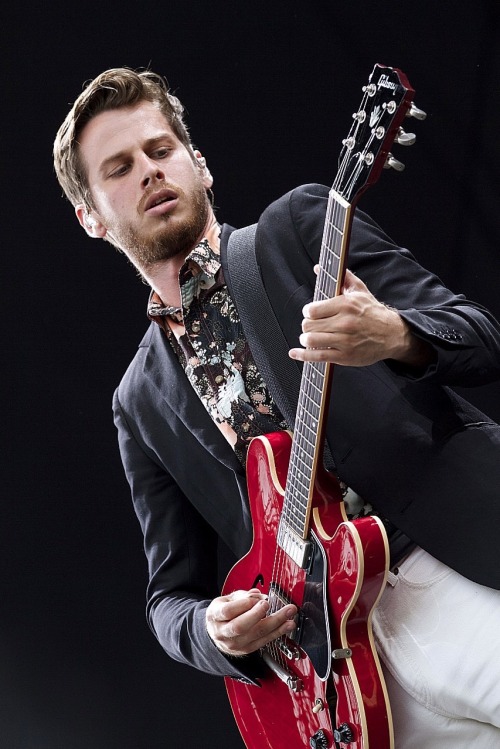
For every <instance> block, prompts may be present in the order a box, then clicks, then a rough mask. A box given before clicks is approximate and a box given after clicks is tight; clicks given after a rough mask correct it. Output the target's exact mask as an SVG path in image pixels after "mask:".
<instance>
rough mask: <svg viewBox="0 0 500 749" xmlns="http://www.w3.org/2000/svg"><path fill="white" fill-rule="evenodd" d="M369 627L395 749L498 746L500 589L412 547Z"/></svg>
mask: <svg viewBox="0 0 500 749" xmlns="http://www.w3.org/2000/svg"><path fill="white" fill-rule="evenodd" d="M464 553H470V554H473V553H474V550H473V549H471V550H465V551H464ZM373 628H374V633H375V638H376V641H377V646H378V650H379V653H380V656H381V659H382V662H383V666H384V673H385V675H386V681H387V688H388V691H389V697H390V701H391V706H392V711H393V720H394V734H395V749H500V591H497V590H491V589H490V588H485V587H483V586H481V585H477V584H476V583H473V582H471V581H470V580H467V579H466V578H464V577H462V576H461V575H459V574H458V573H456V572H454V571H453V570H451V569H450V568H449V567H446V566H445V565H444V564H442V563H441V562H438V561H437V560H436V559H434V558H433V557H431V556H430V555H429V554H427V553H426V552H425V551H423V550H422V549H415V550H414V551H413V552H412V553H411V554H410V555H409V556H408V557H407V559H405V560H404V561H403V562H402V563H401V564H400V565H399V572H398V574H397V577H396V582H395V584H394V585H393V586H392V585H387V588H386V590H385V591H384V593H383V595H382V597H381V599H380V602H379V605H378V606H377V608H376V610H375V612H374V617H373Z"/></svg>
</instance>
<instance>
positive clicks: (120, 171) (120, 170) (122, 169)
mask: <svg viewBox="0 0 500 749" xmlns="http://www.w3.org/2000/svg"><path fill="white" fill-rule="evenodd" d="M128 170H129V164H120V166H118V167H117V168H116V169H113V171H112V172H110V174H109V176H110V177H111V178H113V177H121V176H122V175H124V174H126V173H127V172H128Z"/></svg>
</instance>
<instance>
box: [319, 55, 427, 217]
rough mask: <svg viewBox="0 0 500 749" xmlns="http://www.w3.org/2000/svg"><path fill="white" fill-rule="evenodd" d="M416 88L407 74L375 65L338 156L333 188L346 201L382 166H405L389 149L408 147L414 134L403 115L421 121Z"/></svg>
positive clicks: (357, 195)
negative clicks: (408, 130)
mask: <svg viewBox="0 0 500 749" xmlns="http://www.w3.org/2000/svg"><path fill="white" fill-rule="evenodd" d="M414 94H415V91H414V90H413V88H412V87H411V85H410V83H409V82H408V79H407V77H406V76H405V74H404V73H402V72H401V71H400V70H398V69H397V68H389V67H386V66H385V65H375V67H374V68H373V71H372V73H371V75H370V77H369V79H368V83H367V85H366V86H363V98H362V100H361V104H360V107H359V109H358V111H357V112H355V113H354V114H353V120H354V122H353V124H352V127H351V130H350V132H349V135H348V136H347V138H345V139H344V140H343V141H342V143H343V148H342V151H341V152H340V157H339V170H338V173H337V177H336V179H335V182H334V183H333V189H334V190H335V191H336V192H337V193H339V194H340V195H341V196H342V197H343V198H344V199H345V200H347V201H348V202H349V203H354V201H355V200H356V199H357V198H359V196H360V195H361V194H362V193H363V192H364V190H366V189H367V187H369V186H370V185H371V184H373V183H374V182H376V181H377V180H378V178H379V176H380V173H381V171H382V169H383V168H393V169H396V170H398V171H402V170H403V169H404V164H402V163H401V162H400V161H398V160H397V159H395V158H394V156H393V155H392V153H391V152H390V148H391V147H392V144H393V143H394V142H396V143H398V144H399V145H401V146H410V145H412V144H413V143H414V142H415V139H416V136H415V135H414V134H413V133H406V132H405V131H404V130H403V129H402V127H401V123H402V122H403V120H404V118H405V117H415V118H416V119H418V120H423V119H425V117H426V114H425V112H423V111H422V110H421V109H418V108H417V107H416V106H415V105H414V103H413V96H414Z"/></svg>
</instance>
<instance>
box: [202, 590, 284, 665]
mask: <svg viewBox="0 0 500 749" xmlns="http://www.w3.org/2000/svg"><path fill="white" fill-rule="evenodd" d="M268 610H269V603H268V601H267V597H266V596H265V595H264V594H263V593H261V592H260V591H259V590H258V588H252V589H251V590H236V591H234V593H231V594H230V595H228V596H219V597H218V598H214V600H213V601H212V602H211V604H210V605H209V607H208V608H207V611H206V620H207V630H208V634H209V635H210V637H211V639H212V640H213V642H214V643H215V645H216V646H217V647H218V648H219V650H221V651H222V652H223V653H225V654H226V655H232V656H243V655H248V654H249V653H253V652H255V651H256V650H259V648H262V647H263V646H264V645H267V643H269V642H271V641H272V640H275V639H276V638H277V637H281V635H289V634H290V633H291V632H293V630H294V629H295V621H294V617H295V616H296V615H297V608H296V606H294V605H292V604H289V605H287V606H284V607H283V608H282V609H279V611H275V612H273V613H272V614H269V615H268Z"/></svg>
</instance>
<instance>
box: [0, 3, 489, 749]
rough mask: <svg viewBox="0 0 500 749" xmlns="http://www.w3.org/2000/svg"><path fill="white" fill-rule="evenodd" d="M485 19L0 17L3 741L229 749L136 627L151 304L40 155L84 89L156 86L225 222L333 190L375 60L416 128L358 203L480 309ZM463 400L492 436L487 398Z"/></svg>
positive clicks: (405, 15) (267, 14)
mask: <svg viewBox="0 0 500 749" xmlns="http://www.w3.org/2000/svg"><path fill="white" fill-rule="evenodd" d="M498 9H499V6H498V3H497V0H492V1H491V2H486V1H481V0H476V2H475V3H474V4H471V5H468V6H464V5H463V4H462V5H461V6H460V7H459V4H457V3H436V1H435V0H419V2H407V1H406V0H392V1H388V0H381V2H378V3H374V2H371V1H370V0H366V2H362V0H349V2H342V3H341V2H334V0H329V1H328V2H327V1H326V0H308V2H297V1H296V0H288V2H285V1H284V0H276V1H275V2H273V1H272V0H253V2H252V3H249V4H244V3H243V2H241V1H240V0H233V1H232V2H222V1H221V0H212V2H206V3H203V2H201V0H198V1H197V2H191V1H190V0H179V2H177V3H173V4H167V3H164V4H161V3H157V2H153V3H136V4H134V5H133V6H132V4H129V5H127V4H126V3H123V2H116V0H107V2H106V0H101V2H99V3H97V2H95V1H94V0H90V2H86V3H76V4H75V3H67V2H65V3H62V2H59V0H53V1H52V2H47V3H40V2H35V1H34V0H33V2H32V3H30V4H26V3H23V2H18V3H10V4H9V8H8V9H7V10H5V9H4V10H3V11H2V13H3V18H2V22H1V23H0V27H1V29H2V37H3V39H2V41H3V43H2V47H1V49H2V52H3V64H2V95H1V102H2V112H3V114H2V139H1V140H2V224H3V232H2V253H1V254H2V273H1V275H2V293H1V300H2V315H1V318H0V320H1V324H2V351H3V355H4V364H3V367H2V373H3V377H2V381H3V387H2V395H3V398H2V412H3V418H2V449H1V456H2V473H3V478H2V482H1V484H2V487H3V498H2V499H3V502H2V524H1V534H2V538H1V545H0V555H1V560H2V564H1V577H0V580H1V607H0V695H1V698H0V721H1V725H0V736H1V738H0V745H1V746H2V747H5V749H115V748H116V749H153V747H154V748H155V749H156V747H168V748H170V747H172V748H174V749H176V748H177V747H183V748H185V749H195V747H199V746H203V747H216V746H234V747H239V746H241V743H240V741H239V738H238V736H237V734H236V731H235V729H234V727H233V724H232V718H231V716H230V712H229V708H228V706H227V703H226V698H225V694H224V690H223V684H222V681H220V680H217V679H215V678H211V677H207V676H204V675H202V674H197V673H195V672H194V671H191V670H190V669H188V668H185V667H182V666H180V665H178V664H175V663H173V662H171V661H170V660H169V659H168V658H167V657H166V656H165V654H164V653H163V651H162V650H161V649H160V647H159V645H158V644H157V643H156V640H155V639H154V637H153V635H152V634H151V633H150V631H149V629H148V628H147V625H146V622H145V618H144V600H145V599H144V589H145V584H146V565H145V560H144V558H143V553H142V538H141V535H140V531H139V526H138V524H137V521H136V519H135V516H134V515H133V511H132V507H131V503H130V499H129V491H128V487H127V485H126V483H125V479H124V478H123V476H122V471H121V465H120V461H119V456H118V451H117V446H116V438H115V430H114V427H113V425H112V420H111V410H110V400H111V395H112V391H113V389H114V387H115V385H116V384H117V382H118V380H119V378H120V376H121V374H122V372H123V371H124V369H125V367H126V365H127V364H128V362H129V360H130V358H131V357H132V356H133V354H134V352H135V349H136V346H137V343H138V342H139V340H140V338H141V336H142V333H143V331H144V329H145V327H146V320H145V315H144V312H145V303H146V299H147V289H146V288H145V287H144V286H143V285H142V284H141V283H140V282H139V280H138V279H137V278H136V276H135V274H134V272H133V270H132V269H131V268H130V266H128V265H127V263H126V262H125V261H124V259H123V257H122V256H120V255H118V253H116V252H114V251H113V250H112V249H111V248H110V247H109V246H108V245H105V244H104V243H102V242H101V243H97V242H94V243H91V241H90V240H89V239H88V238H87V237H86V236H85V234H84V233H83V232H82V231H81V229H80V228H79V226H78V225H77V222H76V220H75V218H74V217H73V212H72V208H71V207H70V205H69V204H68V203H67V202H65V201H64V200H63V199H62V198H61V196H60V190H59V187H58V185H57V184H56V181H55V178H54V176H53V172H52V163H51V147H52V141H53V138H54V135H55V132H56V130H57V127H58V126H59V124H60V122H61V121H62V119H63V117H64V116H65V114H66V111H67V109H68V107H69V104H70V103H71V102H72V101H73V100H74V98H75V97H76V95H77V94H78V92H79V91H80V89H81V86H82V83H83V82H84V81H85V80H87V79H89V78H92V77H93V76H95V75H96V74H98V73H99V72H101V71H102V70H104V69H105V68H108V67H114V66H120V65H127V66H131V67H139V66H147V65H151V67H152V68H153V69H154V70H156V71H158V72H161V73H163V74H165V75H166V76H167V78H168V80H169V82H170V85H171V86H172V87H173V88H174V89H175V90H176V91H177V93H178V95H179V96H180V98H181V99H182V100H183V102H184V103H185V105H186V107H187V109H188V113H189V124H190V128H191V132H192V135H193V138H194V141H195V143H196V144H197V145H198V146H199V147H200V149H201V150H202V152H203V153H204V155H205V156H206V158H207V160H208V163H209V165H210V167H211V169H212V172H213V174H214V177H215V188H214V189H215V195H216V202H217V205H218V206H220V209H219V217H220V219H221V221H227V222H230V223H232V224H233V225H236V226H237V225H242V224H244V223H248V222H253V221H255V220H256V218H257V217H258V215H259V213H260V212H261V210H262V209H263V208H264V207H265V206H266V205H267V204H268V203H269V202H270V201H271V200H273V199H274V198H276V197H278V196H279V195H280V194H282V193H283V192H285V191H287V190H288V189H290V188H292V187H293V186H295V185H296V184H299V183H302V182H312V181H319V182H326V183H331V181H332V180H333V176H334V174H335V171H336V161H337V155H338V152H339V150H340V141H341V139H342V137H344V136H345V134H346V133H347V130H348V129H349V126H350V121H351V120H350V118H351V114H352V112H353V111H354V110H355V108H356V107H357V105H358V102H359V100H360V97H361V86H362V85H363V84H364V83H365V81H366V78H367V76H368V75H369V73H370V72H371V70H372V68H373V65H374V63H376V62H380V63H383V64H387V65H393V66H396V67H400V68H401V69H402V70H404V71H405V72H406V73H407V75H408V77H409V79H410V81H411V82H412V84H413V86H414V87H415V89H416V91H417V96H416V103H417V105H418V106H420V107H421V108H423V109H425V110H426V111H427V113H428V118H427V120H426V122H425V123H416V124H415V130H416V131H417V133H418V141H417V145H416V146H414V147H413V148H412V149H410V151H404V152H402V149H400V151H399V155H400V156H401V157H402V158H403V159H404V161H405V162H406V165H407V168H406V171H405V172H404V173H403V174H402V175H397V174H396V173H393V172H391V173H384V175H383V177H382V180H381V182H380V183H379V184H378V185H377V187H376V188H374V189H373V190H372V191H370V192H369V193H368V194H367V195H366V196H365V197H364V198H363V204H362V206H363V208H365V209H367V210H369V211H370V212H371V213H372V214H373V215H374V217H375V218H376V219H377V220H378V221H379V222H380V223H381V224H382V225H383V226H384V227H385V228H386V230H387V231H388V233H390V234H391V235H392V236H393V237H394V238H395V239H396V240H397V241H398V242H399V243H400V244H403V245H406V246H409V247H411V248H412V249H413V251H414V252H415V253H416V254H417V256H418V257H419V258H420V259H421V261H422V262H423V263H424V264H426V265H427V266H429V267H431V268H432V269H433V270H435V271H436V272H437V273H438V274H439V275H441V277H442V278H443V279H444V280H445V281H446V282H447V283H448V284H449V285H451V286H452V287H453V288H454V289H456V290H457V291H462V292H465V293H466V294H468V295H469V296H471V297H474V298H476V299H477V300H479V301H481V302H483V303H484V304H486V305H487V306H489V307H490V308H491V309H492V310H493V311H494V312H495V313H496V314H497V315H498V314H500V300H499V294H498V275H499V273H498V268H499V261H498V241H499V237H500V231H499V219H498V216H499V207H498V193H499V190H498V173H499V169H500V151H499V146H498V137H497V130H498V120H499V114H500V106H499V100H500V97H499V83H498V80H499V73H500V57H499V39H500V37H499V10H498ZM469 395H470V397H471V398H472V399H473V400H474V402H476V403H477V404H478V405H479V406H480V407H482V408H483V409H485V410H487V411H488V412H489V413H490V414H491V415H492V416H494V417H495V418H497V419H499V418H500V399H499V397H498V396H499V386H498V384H495V385H492V386H489V387H484V388H480V389H477V390H474V391H473V392H471V393H470V394H469ZM475 499H476V498H475V497H471V501H475ZM468 553H473V551H470V552H468Z"/></svg>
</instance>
